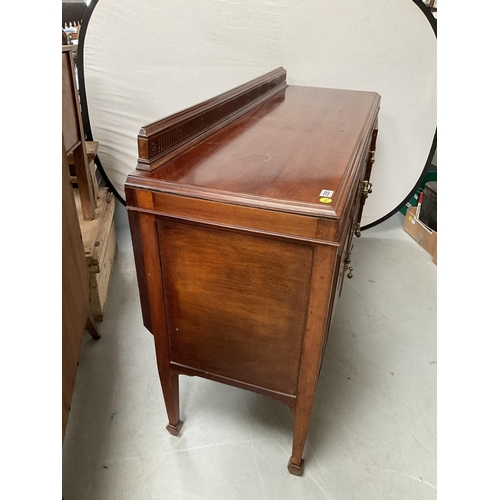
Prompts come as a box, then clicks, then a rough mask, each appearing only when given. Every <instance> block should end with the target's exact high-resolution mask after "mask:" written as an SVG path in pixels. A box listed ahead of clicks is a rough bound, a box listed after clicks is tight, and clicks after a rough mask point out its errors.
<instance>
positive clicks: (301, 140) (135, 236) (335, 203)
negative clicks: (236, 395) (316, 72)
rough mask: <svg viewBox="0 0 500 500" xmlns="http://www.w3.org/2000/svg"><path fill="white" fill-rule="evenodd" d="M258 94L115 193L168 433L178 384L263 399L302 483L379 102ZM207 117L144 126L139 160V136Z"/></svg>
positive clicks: (306, 93) (187, 115)
mask: <svg viewBox="0 0 500 500" xmlns="http://www.w3.org/2000/svg"><path fill="white" fill-rule="evenodd" d="M268 77H269V75H263V77H262V78H261V79H260V80H259V81H263V80H265V79H266V78H268ZM252 85H255V81H254V82H253V83H252V82H249V84H247V88H249V87H251V86H252ZM265 97H266V98H265V99H261V100H259V102H258V103H257V104H256V105H255V106H253V105H252V106H249V107H248V108H245V109H244V112H241V113H240V111H242V110H240V111H238V113H240V114H238V115H237V116H236V114H234V115H231V116H230V117H228V118H230V119H227V120H226V121H224V126H223V127H220V128H210V127H209V128H207V130H205V131H203V132H202V133H201V134H199V135H196V134H195V136H196V137H195V138H194V139H193V142H192V143H190V147H189V148H186V147H185V144H183V143H182V141H178V143H175V144H173V143H169V144H167V148H166V149H165V151H166V152H164V155H163V156H161V158H157V159H156V160H155V159H153V161H152V162H151V165H154V166H156V168H154V169H151V171H145V170H141V169H143V166H140V165H138V169H137V170H136V171H135V172H134V173H133V174H131V175H130V176H129V177H128V179H127V182H126V184H125V194H126V200H127V210H128V214H129V221H130V226H131V233H132V240H133V246H134V255H135V262H136V269H137V278H138V284H139V291H140V296H141V305H142V310H143V318H144V324H145V325H146V327H147V328H148V329H149V330H150V331H151V332H152V333H153V335H154V338H155V347H156V353H157V364H158V370H159V374H160V381H161V385H162V390H163V395H164V399H165V404H166V408H167V414H168V421H169V424H168V426H167V429H168V431H169V432H170V433H172V434H173V435H178V433H179V431H180V428H181V426H182V420H181V414H180V405H179V383H178V377H179V375H190V376H199V377H204V378H207V379H210V380H215V381H217V382H221V383H224V384H228V385H232V386H235V387H240V388H242V389H246V390H250V391H254V392H258V393H260V394H265V395H268V396H270V397H272V398H274V399H277V400H278V401H281V402H283V403H285V404H287V405H288V406H289V407H290V408H291V409H292V411H293V412H294V415H295V420H294V433H293V444H292V455H291V458H290V461H289V464H288V470H289V472H290V473H291V474H295V475H300V474H302V472H303V470H304V459H303V452H304V445H305V442H306V437H307V432H308V429H309V424H310V420H311V413H312V407H313V402H314V394H315V391H316V385H317V381H318V377H319V374H320V371H321V362H322V359H323V354H324V350H325V348H326V344H327V340H328V333H329V330H330V326H331V322H332V317H333V314H334V311H335V307H336V305H337V303H338V299H339V297H340V295H341V292H342V285H343V280H344V275H345V274H347V271H348V270H349V268H350V267H351V266H349V262H350V255H351V252H352V251H353V232H354V230H355V227H356V223H357V222H358V221H359V220H360V217H361V213H362V208H363V203H364V197H363V195H362V194H363V193H362V187H363V181H366V180H369V176H370V173H371V167H372V163H373V161H372V159H373V154H372V152H373V151H374V148H375V141H376V125H377V121H376V120H377V113H378V108H379V104H380V96H379V95H378V94H376V93H374V92H359V91H348V90H335V89H322V88H313V87H297V86H288V87H286V88H282V89H280V88H279V85H278V84H277V86H276V88H274V89H273V91H270V92H269V93H268V95H267V96H265ZM225 99H227V95H222V96H219V97H218V98H214V100H213V101H212V104H213V103H217V102H218V103H220V102H222V101H224V100H225ZM208 109H210V105H207V108H200V106H199V105H198V106H194V107H193V108H190V110H186V111H185V112H182V113H181V114H178V115H174V116H173V117H170V118H168V117H167V118H166V119H163V120H159V121H158V122H156V123H155V124H154V127H150V128H149V129H148V128H147V127H146V129H143V130H141V132H140V134H139V138H138V140H139V159H140V161H141V157H142V159H144V157H145V149H144V148H145V147H146V146H145V144H146V143H145V142H144V140H145V137H146V136H147V138H148V140H150V139H152V138H153V136H154V135H155V134H156V136H157V137H158V136H160V135H161V134H162V133H163V132H165V133H167V132H168V133H170V132H171V131H172V130H174V129H175V126H179V124H180V123H181V122H182V120H187V119H196V120H198V119H200V116H202V115H203V113H204V112H206V111H207V110H208ZM213 109H216V107H215V108H214V107H212V110H213ZM200 113H201V114H200ZM221 123H222V122H221ZM141 141H142V142H141ZM148 144H149V146H148V147H150V145H151V142H149V143H148ZM186 144H187V143H186ZM177 146H178V147H177ZM141 155H142V156H141ZM155 161H156V162H157V163H155ZM158 162H159V163H158ZM160 163H161V165H160ZM158 165H160V166H158ZM323 190H329V191H333V193H332V194H330V195H328V196H326V195H323V196H321V195H320V193H321V191H323ZM325 196H326V199H327V200H331V203H322V201H325V200H324V199H323V200H322V201H321V200H320V198H325Z"/></svg>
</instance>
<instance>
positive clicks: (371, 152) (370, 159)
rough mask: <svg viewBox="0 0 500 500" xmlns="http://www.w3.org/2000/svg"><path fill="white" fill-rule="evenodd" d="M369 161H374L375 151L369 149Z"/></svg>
mask: <svg viewBox="0 0 500 500" xmlns="http://www.w3.org/2000/svg"><path fill="white" fill-rule="evenodd" d="M368 161H369V162H370V163H375V151H370V158H369V159H368Z"/></svg>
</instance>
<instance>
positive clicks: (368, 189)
mask: <svg viewBox="0 0 500 500" xmlns="http://www.w3.org/2000/svg"><path fill="white" fill-rule="evenodd" d="M362 185H363V192H362V195H363V196H364V198H365V199H366V198H368V195H369V194H371V193H372V186H373V184H372V183H371V182H368V181H362Z"/></svg>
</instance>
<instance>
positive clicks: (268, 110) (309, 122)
mask: <svg viewBox="0 0 500 500" xmlns="http://www.w3.org/2000/svg"><path fill="white" fill-rule="evenodd" d="M283 71H284V70H283ZM268 75H270V74H268ZM285 75H286V73H285ZM264 76H266V75H264ZM274 76H275V74H273V77H274ZM263 78H264V77H263ZM278 78H279V77H278ZM278 78H275V79H274V80H273V82H276V89H275V92H274V93H273V92H269V94H270V96H269V97H268V98H266V99H264V100H263V101H262V100H261V102H260V103H257V105H256V106H254V107H253V108H252V109H249V110H248V111H245V112H243V114H241V116H239V117H237V118H236V119H234V118H233V120H232V121H230V122H229V123H227V124H225V125H224V126H223V127H221V128H219V130H216V131H215V132H213V133H211V134H209V135H207V136H206V137H205V138H203V139H202V140H199V142H197V143H195V144H194V145H193V146H192V147H190V148H187V149H185V150H184V151H181V152H180V153H178V155H177V156H174V157H173V158H171V159H168V161H166V162H163V164H162V165H161V166H160V167H158V168H156V169H154V170H152V171H142V170H136V171H135V172H134V173H132V174H131V175H130V176H129V178H128V179H127V185H128V186H130V187H132V188H139V189H141V188H143V189H148V190H153V191H159V192H165V193H171V194H177V195H181V196H189V197H194V198H201V199H208V200H217V201H220V202H223V203H231V204H237V205H246V206H252V207H258V208H264V209H268V210H278V211H284V212H290V213H298V214H302V215H312V216H319V217H322V218H334V219H335V218H338V217H339V216H340V215H341V212H342V207H343V205H344V204H345V198H346V197H347V196H348V192H349V186H350V182H351V181H352V178H351V177H352V175H354V173H355V172H356V170H357V167H358V165H359V162H361V161H362V155H363V154H364V153H365V149H366V138H367V134H368V133H369V131H370V129H371V128H372V127H373V124H374V121H375V120H376V117H377V113H378V108H379V103H380V96H379V95H378V94H377V93H375V92H365V91H351V90H338V89H326V88H316V87H302V86H286V81H284V78H282V79H281V81H279V79H278ZM242 87H243V86H242ZM281 87H284V88H281ZM280 88H281V89H280ZM266 89H267V87H266ZM248 94H249V92H248ZM194 108H195V107H193V108H191V109H194ZM165 120H166V119H165ZM161 122H162V121H159V122H156V123H155V124H152V125H151V126H150V127H152V129H150V130H152V133H151V134H150V135H153V133H156V135H158V130H159V129H161V126H160V125H161ZM155 127H156V129H155ZM179 130H180V129H179ZM146 132H147V127H145V128H144V129H142V130H141V134H140V136H139V139H140V140H141V135H142V136H143V137H145V136H146V135H147V134H146ZM181 133H182V132H181ZM143 140H144V141H145V139H143ZM139 144H140V147H139V149H140V155H141V142H139ZM151 144H152V143H151V142H150V146H151ZM152 149H153V147H152V146H151V150H152ZM173 149H175V148H173ZM143 151H144V148H143ZM146 151H147V149H146ZM174 154H175V151H174ZM140 161H141V160H140ZM139 168H142V167H141V165H140V164H139V165H138V169H139ZM323 190H326V191H333V192H334V193H333V195H331V196H330V197H331V199H332V202H331V203H323V202H321V201H320V199H321V198H325V196H322V195H321V193H322V191H323ZM323 201H325V200H323Z"/></svg>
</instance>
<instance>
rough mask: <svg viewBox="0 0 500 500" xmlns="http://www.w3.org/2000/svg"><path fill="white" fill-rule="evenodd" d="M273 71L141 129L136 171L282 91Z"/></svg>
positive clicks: (282, 76)
mask: <svg viewBox="0 0 500 500" xmlns="http://www.w3.org/2000/svg"><path fill="white" fill-rule="evenodd" d="M286 86H287V83H286V71H285V70H284V69H283V68H277V69H275V70H274V71H271V72H269V73H267V74H265V75H263V76H261V77H259V78H256V79H255V80H252V81H251V82H248V83H245V84H244V85H240V86H239V87H236V88H235V89H232V90H230V91H228V92H225V93H224V94H221V95H219V96H217V97H215V98H213V99H209V100H208V101H205V102H203V103H200V104H198V105H196V106H192V107H191V108H189V109H187V110H184V111H181V112H179V113H176V114H174V115H171V116H168V117H166V118H164V119H162V120H158V121H156V122H154V123H151V124H150V125H146V126H144V127H143V128H142V129H141V131H140V132H139V135H138V138H137V142H138V149H139V159H138V164H137V168H138V169H142V170H148V171H152V170H155V169H157V168H159V167H160V166H161V165H163V164H164V163H165V162H166V161H168V160H170V159H171V158H173V157H175V156H178V155H179V154H180V153H181V152H183V151H186V150H187V149H189V148H190V147H192V146H194V145H195V144H197V143H199V142H200V141H202V140H203V139H204V138H205V137H208V136H209V135H211V134H213V133H214V132H215V131H217V130H220V129H221V128H223V127H225V126H227V125H228V124H229V123H231V122H232V121H233V120H235V119H236V118H238V117H240V116H241V115H243V114H244V113H246V112H248V111H249V110H250V109H252V108H254V107H256V106H258V105H259V104H260V103H262V102H264V101H265V100H266V99H268V98H269V97H270V96H272V95H274V94H276V93H277V92H278V91H280V90H282V89H284V88H286Z"/></svg>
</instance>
